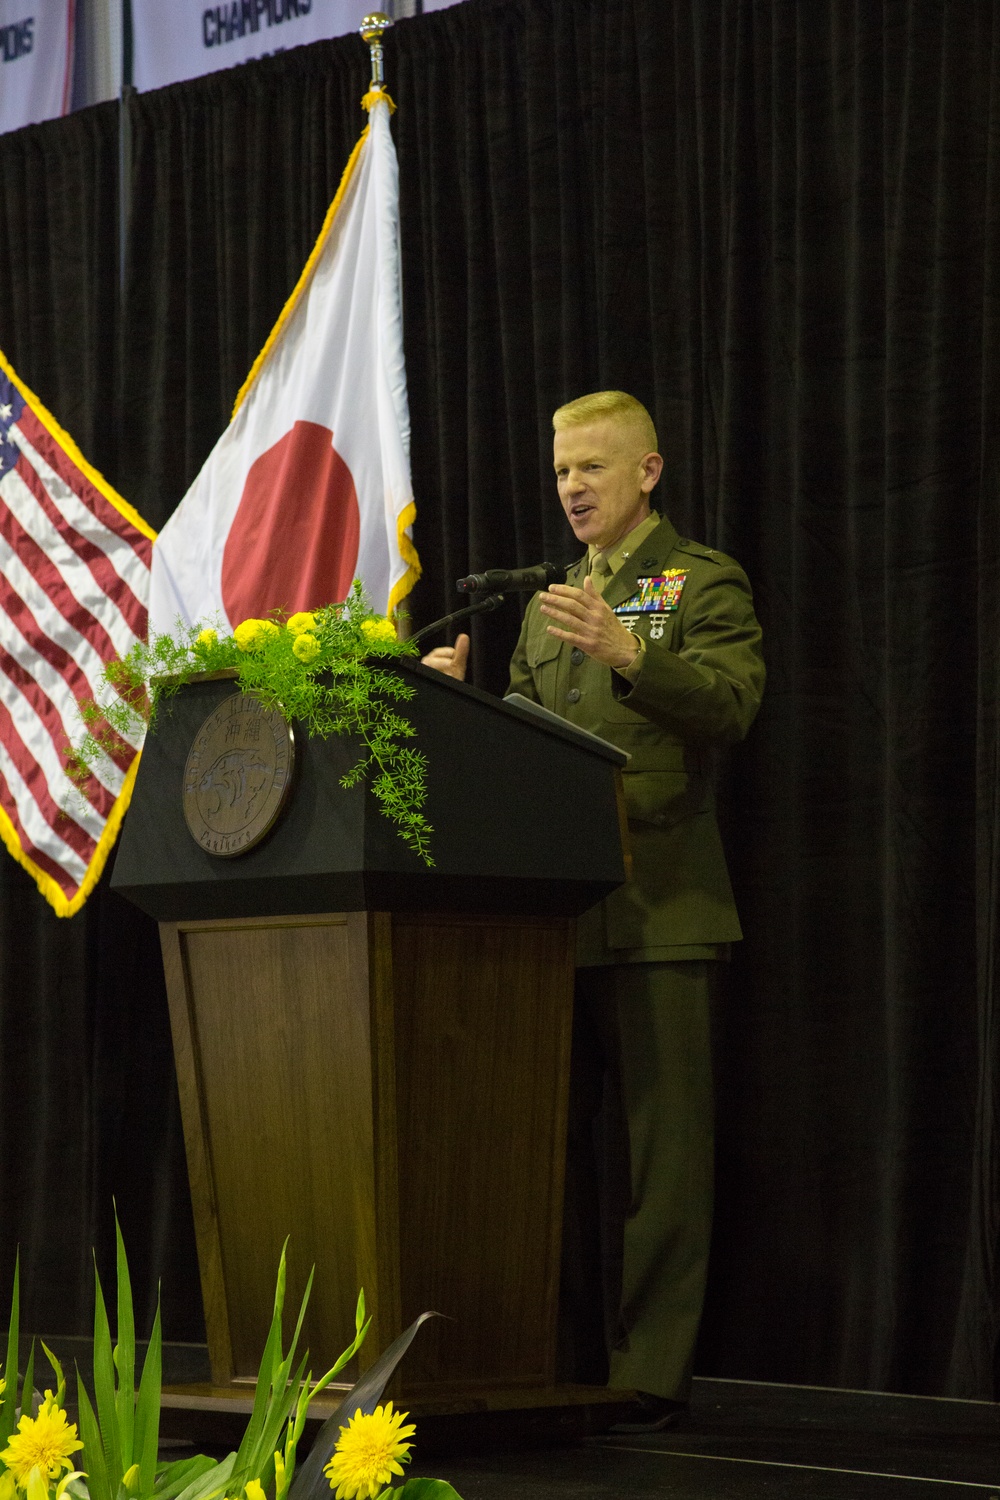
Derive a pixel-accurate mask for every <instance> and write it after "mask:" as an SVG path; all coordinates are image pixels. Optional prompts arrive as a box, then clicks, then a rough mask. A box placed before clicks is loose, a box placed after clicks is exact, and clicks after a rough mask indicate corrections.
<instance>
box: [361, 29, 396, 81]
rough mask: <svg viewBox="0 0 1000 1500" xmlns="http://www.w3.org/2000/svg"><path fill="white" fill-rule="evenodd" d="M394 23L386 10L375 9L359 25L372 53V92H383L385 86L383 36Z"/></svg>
mask: <svg viewBox="0 0 1000 1500" xmlns="http://www.w3.org/2000/svg"><path fill="white" fill-rule="evenodd" d="M392 24H393V23H392V21H391V20H390V18H389V17H388V16H387V15H386V13H385V11H383V10H373V11H372V12H371V13H370V15H367V16H365V18H364V20H363V21H362V22H361V25H360V26H359V27H358V30H359V31H360V32H361V35H362V37H363V38H364V40H365V41H366V42H367V43H368V50H369V52H370V53H371V55H372V81H371V83H370V84H369V85H368V88H369V91H370V92H372V93H381V92H382V91H383V90H384V88H385V57H384V54H383V51H382V38H383V36H384V35H385V33H386V32H387V31H388V30H389V27H390V26H391V25H392Z"/></svg>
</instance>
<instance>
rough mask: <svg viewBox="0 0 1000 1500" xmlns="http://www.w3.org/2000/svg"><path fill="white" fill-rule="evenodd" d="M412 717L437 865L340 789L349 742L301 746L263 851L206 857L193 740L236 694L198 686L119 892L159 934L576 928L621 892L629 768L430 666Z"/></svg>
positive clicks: (176, 718)
mask: <svg viewBox="0 0 1000 1500" xmlns="http://www.w3.org/2000/svg"><path fill="white" fill-rule="evenodd" d="M392 669H393V670H398V671H399V672H400V673H401V674H402V675H403V676H405V677H406V679H407V680H408V681H409V682H411V683H412V684H413V686H414V687H416V689H417V692H416V696H415V697H414V698H413V699H411V700H410V701H409V702H407V703H405V704H401V705H400V707H401V711H402V712H403V713H404V714H405V715H406V716H407V718H409V719H410V721H411V722H412V723H413V725H414V727H415V728H416V731H417V735H416V738H415V739H413V740H412V741H410V742H409V743H410V744H411V745H412V746H413V747H414V748H415V749H418V750H420V751H422V752H423V754H424V755H425V756H426V757H427V802H426V805H425V808H424V811H425V813H426V816H427V818H428V820H429V821H430V823H431V824H432V825H433V828H434V833H433V837H432V839H431V854H432V857H433V859H434V865H433V867H432V868H428V867H427V866H426V865H425V864H424V863H423V861H422V860H421V859H420V858H419V857H418V856H417V855H416V854H414V853H412V851H411V850H409V849H408V848H406V846H405V845H404V844H403V843H402V841H401V840H400V838H399V837H398V835H397V834H396V832H395V830H394V828H393V826H392V825H391V824H390V823H389V821H388V820H387V819H386V818H385V817H384V816H383V814H382V813H381V812H380V810H379V807H378V804H377V802H376V801H375V799H374V797H373V796H372V794H371V793H370V792H369V790H368V788H367V786H359V787H356V788H354V789H352V790H350V791H345V790H344V789H343V788H342V787H341V785H340V778H341V777H342V776H343V775H344V773H345V771H347V770H348V769H349V768H350V766H352V765H353V764H354V763H355V761H356V760H357V746H356V744H355V743H354V742H353V741H344V740H341V739H338V738H332V739H329V740H319V739H315V738H310V737H309V736H308V735H307V734H306V733H305V732H304V731H303V730H302V729H298V730H297V733H296V771H295V785H294V787H293V790H292V794H291V797H290V800H289V803H288V805H287V807H286V808H285V811H284V813H283V814H282V816H281V818H280V819H279V821H278V823H277V824H276V826H275V828H274V829H273V831H272V832H271V833H270V834H269V835H268V837H267V838H266V839H265V840H264V842H263V843H261V844H258V845H256V846H255V847H254V848H252V849H250V850H249V851H248V852H247V853H245V854H242V855H239V856H237V857H235V858H229V859H222V858H219V857H218V856H216V855H213V854H210V853H208V852H207V851H206V850H205V849H203V848H201V847H200V846H199V845H198V844H197V843H196V842H195V840H194V838H193V837H192V835H191V833H190V832H189V831H188V827H187V824H186V822H185V819H184V811H183V803H182V783H183V777H184V766H185V762H186V760H187V756H188V752H189V751H190V749H191V746H192V743H193V741H194V738H195V735H196V734H197V732H198V730H199V728H200V726H201V725H202V723H203V722H204V720H205V718H206V717H207V716H208V714H210V713H211V712H212V711H213V709H215V708H217V707H218V706H219V704H220V703H222V702H223V701H224V699H226V698H227V697H229V696H230V695H231V694H232V693H233V692H234V691H235V690H236V684H235V683H234V682H232V681H219V680H217V679H216V680H202V681H195V682H192V683H190V684H188V686H186V687H185V688H182V689H181V691H180V692H179V693H178V694H177V696H176V697H174V698H172V699H169V700H167V702H166V703H165V704H164V705H163V706H162V707H161V710H160V712H159V714H158V716H157V721H156V725H155V728H154V730H153V732H151V734H150V735H149V736H148V738H147V741H146V746H145V749H144V750H143V754H142V761H141V764H140V767H139V773H138V776H137V778H136V785H135V791H134V793H133V797H132V804H131V807H130V809H129V812H128V814H127V816H126V818H125V822H124V827H123V831H122V836H121V840H120V843H119V847H118V853H117V858H116V860H115V867H114V873H113V876H112V881H111V884H112V886H113V888H114V889H115V890H117V891H119V892H120V893H121V894H122V895H123V896H127V897H128V899H129V900H130V901H133V902H134V903H135V904H136V905H137V906H139V907H141V908H142V910H143V911H145V912H148V913H149V915H150V916H152V917H155V918H156V919H157V920H158V921H168V922H169V921H184V920H195V919H199V918H219V917H237V916H247V917H250V916H286V915H295V914H307V913H312V912H324V911H365V910H372V911H442V912H446V911H454V912H483V913H495V914H497V915H501V914H504V913H516V914H524V913H537V914H538V915H560V916H576V915H578V914H579V913H580V912H583V911H586V910H587V908H588V907H590V906H593V905H594V903H595V902H597V901H599V900H600V899H601V897H602V896H605V895H607V894H608V892H609V891H612V890H614V889H615V887H616V886H619V885H621V884H622V882H623V881H624V879H625V869H624V862H623V855H622V847H621V823H620V820H619V811H618V801H617V790H616V780H617V776H616V770H617V767H618V766H620V765H621V764H623V763H624V761H625V759H626V757H625V756H624V755H623V754H622V752H620V751H618V750H616V749H615V748H614V747H613V746H610V745H606V744H604V743H603V742H602V741H598V740H594V739H592V738H590V737H588V736H584V735H581V734H579V733H578V731H576V730H575V729H574V728H573V727H572V726H571V725H569V724H565V723H563V721H561V720H557V721H555V722H549V721H547V720H545V719H541V718H538V717H537V716H535V715H534V714H532V712H531V711H530V709H528V708H521V707H518V706H517V705H516V704H509V703H505V702H503V701H501V700H500V699H498V698H493V697H491V696H490V695H489V694H487V693H483V692H480V691H479V689H477V688H474V687H470V686H469V685H468V684H465V683H457V682H454V681H453V680H452V679H450V678H447V677H444V676H442V675H441V674H440V673H439V672H434V671H431V670H430V669H428V668H426V667H422V666H420V665H419V663H416V662H409V661H397V662H395V663H393V667H392Z"/></svg>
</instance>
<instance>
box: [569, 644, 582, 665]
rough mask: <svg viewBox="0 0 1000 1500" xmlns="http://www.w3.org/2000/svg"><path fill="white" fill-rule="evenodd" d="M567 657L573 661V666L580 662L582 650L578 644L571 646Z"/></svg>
mask: <svg viewBox="0 0 1000 1500" xmlns="http://www.w3.org/2000/svg"><path fill="white" fill-rule="evenodd" d="M569 659H570V661H571V662H572V663H573V665H574V667H578V666H579V665H580V663H581V662H582V661H583V652H582V651H581V650H580V648H579V646H574V647H573V649H572V651H571V652H570V654H569Z"/></svg>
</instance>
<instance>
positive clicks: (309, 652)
mask: <svg viewBox="0 0 1000 1500" xmlns="http://www.w3.org/2000/svg"><path fill="white" fill-rule="evenodd" d="M292 650H293V651H294V652H295V655H296V656H297V657H298V659H299V661H300V662H302V663H303V664H304V665H305V666H308V665H309V663H310V662H311V661H315V660H316V658H317V656H318V655H319V641H318V640H317V639H316V637H315V636H314V635H310V634H309V633H308V631H307V632H305V633H304V634H303V635H297V636H296V637H295V640H294V642H293V644H292Z"/></svg>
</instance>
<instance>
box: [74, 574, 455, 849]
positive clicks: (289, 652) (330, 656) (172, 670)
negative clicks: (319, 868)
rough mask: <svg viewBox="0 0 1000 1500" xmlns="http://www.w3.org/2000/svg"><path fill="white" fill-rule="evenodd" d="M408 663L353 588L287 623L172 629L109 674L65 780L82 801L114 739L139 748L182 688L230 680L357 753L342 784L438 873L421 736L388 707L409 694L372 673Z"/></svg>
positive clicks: (387, 674) (278, 618)
mask: <svg viewBox="0 0 1000 1500" xmlns="http://www.w3.org/2000/svg"><path fill="white" fill-rule="evenodd" d="M415 654H416V647H415V646H412V645H410V644H409V642H407V641H401V640H398V639H397V636H396V629H395V626H394V625H393V624H392V622H391V621H390V620H387V619H386V618H385V617H384V616H382V615H378V614H376V613H375V612H374V611H373V610H372V609H371V607H370V606H369V604H368V601H367V599H366V598H365V593H364V589H363V587H362V585H361V583H360V581H359V580H355V583H354V586H353V588H352V590H351V593H350V595H349V597H348V598H347V600H346V601H345V603H343V604H330V605H326V606H324V607H323V608H321V609H315V610H303V611H300V612H299V613H298V614H294V615H292V616H291V617H290V618H288V619H286V618H285V617H284V615H283V614H281V613H280V612H276V613H275V614H274V615H272V616H271V617H269V618H267V619H260V620H244V621H243V622H242V623H241V624H239V625H237V627H236V629H235V631H234V632H233V634H232V635H223V634H220V632H219V630H218V629H216V628H215V627H213V626H211V625H208V626H206V625H194V626H191V627H190V628H186V627H184V626H183V625H182V624H181V623H180V622H179V621H178V624H177V627H176V630H175V632H174V633H173V634H170V635H155V634H154V635H151V636H150V638H149V640H148V641H143V642H139V643H137V644H136V645H135V646H133V648H132V650H131V651H129V652H128V654H127V655H126V656H124V657H115V658H113V659H112V660H111V661H110V662H109V663H108V664H107V666H106V667H105V669H104V672H103V674H102V676H103V681H102V684H101V688H100V690H99V692H98V694H97V696H96V697H95V698H91V699H89V700H85V701H84V702H83V704H82V705H81V709H80V712H81V717H82V719H83V727H84V731H85V732H84V734H83V736H82V738H81V740H80V743H79V744H78V745H77V746H69V747H68V760H69V775H70V777H71V779H72V780H73V781H74V782H75V784H76V786H77V788H78V790H79V793H80V795H81V796H84V795H86V793H87V790H88V788H89V787H90V785H91V779H92V778H93V776H94V773H95V771H96V770H97V769H98V768H99V767H101V766H102V765H105V764H106V763H107V760H108V758H109V756H110V755H111V754H112V752H113V751H114V750H115V749H116V747H117V748H118V749H120V748H121V741H122V740H123V739H124V740H125V741H126V742H127V743H129V744H131V745H134V746H135V747H136V748H138V747H140V746H141V745H142V742H143V739H144V737H145V735H146V733H147V730H148V729H149V727H150V726H151V725H152V724H153V723H154V722H155V720H156V715H157V712H158V711H159V710H160V708H161V707H162V705H163V704H164V703H165V702H166V700H168V699H169V698H170V697H171V696H172V695H173V694H174V693H176V692H177V691H178V690H179V689H180V688H181V687H183V686H184V684H185V683H187V682H190V681H191V680H192V678H194V677H197V676H199V675H201V674H203V673H220V674H223V673H230V672H235V673H236V676H237V679H238V682H239V686H240V687H241V688H242V690H243V691H244V692H246V693H254V694H255V695H256V696H257V697H258V698H259V699H260V701H261V702H262V703H263V705H264V707H265V708H268V709H277V711H278V712H279V713H281V714H282V716H283V717H284V718H285V719H287V720H288V721H289V722H291V721H292V720H296V721H298V722H299V723H301V724H303V725H304V726H305V727H306V729H307V730H308V731H309V733H310V734H312V735H316V736H317V737H318V738H320V739H327V738H329V737H330V736H331V735H346V736H353V737H354V739H355V740H356V741H357V742H358V744H359V749H360V754H359V757H358V760H357V761H356V762H355V764H354V765H353V766H352V767H351V768H350V769H349V770H348V771H347V772H346V774H345V775H344V776H343V778H342V783H341V784H342V785H343V786H344V787H345V788H346V787H352V786H356V785H357V784H358V783H359V782H360V781H362V780H364V779H367V781H368V784H369V786H370V787H371V791H372V794H373V796H374V797H375V799H376V801H377V802H378V804H379V807H380V809H381V811H382V813H383V814H384V815H385V817H387V818H388V819H389V820H390V821H391V822H392V823H393V824H395V827H396V831H397V833H398V834H399V836H400V838H401V839H402V840H403V842H404V844H406V845H407V846H408V847H409V848H410V849H412V850H413V851H414V853H415V854H417V855H418V856H419V857H420V858H421V859H422V860H423V861H424V863H425V864H427V865H433V863H434V861H433V860H432V858H431V854H430V838H431V835H432V833H433V829H432V828H431V826H430V824H429V823H428V821H427V819H426V818H425V816H424V814H423V812H422V808H423V805H424V802H425V800H426V796H427V789H426V779H427V777H426V772H427V762H426V759H425V757H424V756H423V755H422V754H421V753H420V752H419V751H418V750H415V749H413V747H412V746H411V745H409V744H408V743H407V741H408V740H411V739H412V738H413V737H414V735H415V733H416V731H415V729H414V727H413V725H412V724H411V723H410V721H409V720H408V719H407V718H406V717H405V715H404V714H403V713H401V712H399V711H398V710H397V708H396V707H395V706H394V705H396V704H398V703H400V702H403V701H405V700H406V699H409V698H412V697H413V696H414V689H413V688H412V687H411V686H410V685H409V684H408V683H406V682H405V681H403V679H402V678H401V677H400V675H399V674H398V673H397V672H393V671H391V670H386V666H385V665H379V663H380V662H385V663H386V664H388V663H389V662H391V661H392V659H394V658H399V657H401V656H410V657H412V656H414V655H415Z"/></svg>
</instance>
